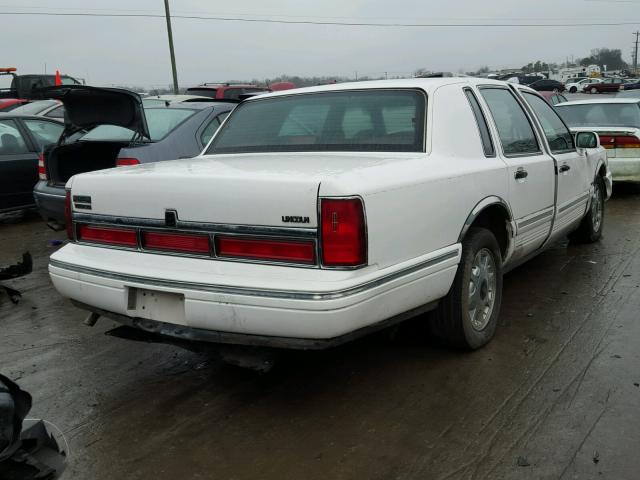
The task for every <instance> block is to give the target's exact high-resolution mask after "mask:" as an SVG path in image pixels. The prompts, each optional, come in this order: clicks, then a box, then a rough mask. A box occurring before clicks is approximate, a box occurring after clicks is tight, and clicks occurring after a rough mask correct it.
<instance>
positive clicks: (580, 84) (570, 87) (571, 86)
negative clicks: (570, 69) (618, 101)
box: [565, 78, 602, 93]
mask: <svg viewBox="0 0 640 480" xmlns="http://www.w3.org/2000/svg"><path fill="white" fill-rule="evenodd" d="M593 83H602V79H601V78H583V79H581V80H578V81H572V80H571V79H569V80H567V83H565V88H566V89H567V90H566V91H567V92H569V93H577V92H582V89H583V88H584V87H585V86H586V85H591V84H593Z"/></svg>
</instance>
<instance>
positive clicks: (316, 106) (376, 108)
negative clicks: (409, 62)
mask: <svg viewBox="0 0 640 480" xmlns="http://www.w3.org/2000/svg"><path fill="white" fill-rule="evenodd" d="M424 115H425V96H424V95H423V94H422V93H420V92H418V91H416V90H366V91H343V92H319V93H308V94H301V95H291V96H283V97H274V98H265V99H262V100H254V101H249V102H247V103H244V104H241V105H240V106H239V107H238V108H236V109H235V111H234V112H233V113H232V114H231V115H230V117H229V118H228V119H227V122H226V123H225V124H224V126H223V127H222V130H221V131H220V132H219V133H218V134H217V135H216V137H215V139H214V140H213V142H212V143H211V145H210V146H209V149H208V150H207V153H214V154H215V153H245V152H315V151H385V152H389V151H397V152H421V151H423V138H424Z"/></svg>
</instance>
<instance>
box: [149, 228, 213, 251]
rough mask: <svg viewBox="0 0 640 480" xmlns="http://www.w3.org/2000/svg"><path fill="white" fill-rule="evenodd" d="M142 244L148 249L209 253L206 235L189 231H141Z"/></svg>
mask: <svg viewBox="0 0 640 480" xmlns="http://www.w3.org/2000/svg"><path fill="white" fill-rule="evenodd" d="M142 246H143V248H146V249H148V250H164V251H175V252H181V253H197V254H205V255H207V254H209V252H210V251H211V248H210V246H209V236H208V235H198V234H189V233H162V232H143V233H142Z"/></svg>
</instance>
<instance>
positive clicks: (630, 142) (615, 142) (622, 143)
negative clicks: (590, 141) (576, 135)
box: [600, 135, 640, 149]
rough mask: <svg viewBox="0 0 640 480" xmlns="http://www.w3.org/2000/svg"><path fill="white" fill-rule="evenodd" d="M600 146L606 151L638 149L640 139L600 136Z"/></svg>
mask: <svg viewBox="0 0 640 480" xmlns="http://www.w3.org/2000/svg"><path fill="white" fill-rule="evenodd" d="M600 145H602V146H603V147H604V148H606V149H612V148H640V139H638V137H636V136H635V135H615V136H613V135H601V136H600Z"/></svg>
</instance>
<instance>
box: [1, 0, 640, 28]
mask: <svg viewBox="0 0 640 480" xmlns="http://www.w3.org/2000/svg"><path fill="white" fill-rule="evenodd" d="M583 1H585V2H607V1H608V0H583ZM611 1H624V2H627V1H631V0H611ZM637 2H640V0H637ZM0 8H8V9H13V8H17V9H20V10H37V9H41V8H46V9H47V12H49V11H52V12H55V11H57V10H77V8H78V7H58V6H55V7H51V6H46V7H44V6H26V5H13V4H0ZM82 9H83V10H84V11H86V12H121V13H132V12H138V13H140V12H142V13H145V14H149V15H156V14H157V15H160V12H158V13H153V12H150V10H149V9H143V8H95V7H82ZM173 12H174V13H173V14H172V17H175V16H177V15H184V16H209V17H217V16H222V17H272V18H273V17H277V18H304V19H332V20H338V19H341V20H345V19H350V20H351V21H354V22H369V21H372V20H382V19H384V20H387V24H388V23H389V21H392V20H393V21H398V22H400V23H409V22H410V21H409V20H407V17H389V16H384V17H370V16H367V17H349V16H338V15H291V14H284V13H278V14H274V13H273V12H271V13H268V14H265V13H255V12H251V13H240V12H212V11H187V10H173ZM21 13H32V12H21ZM429 18H430V20H431V21H434V20H438V21H445V20H447V21H448V20H452V21H456V20H457V21H464V20H476V21H485V20H487V21H501V22H507V21H514V22H515V21H527V22H531V21H538V20H539V21H545V20H549V18H548V17H531V16H528V17H500V18H491V17H477V16H476V17H435V16H430V17H429ZM412 20H413V21H414V22H416V21H417V20H419V19H415V18H414V19H412ZM553 20H555V21H565V20H568V17H567V18H562V17H555V18H554V19H553ZM583 20H585V21H594V22H595V21H598V22H604V21H607V22H619V20H613V19H611V18H609V19H606V20H605V19H603V17H602V16H600V17H599V18H598V20H591V19H583Z"/></svg>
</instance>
